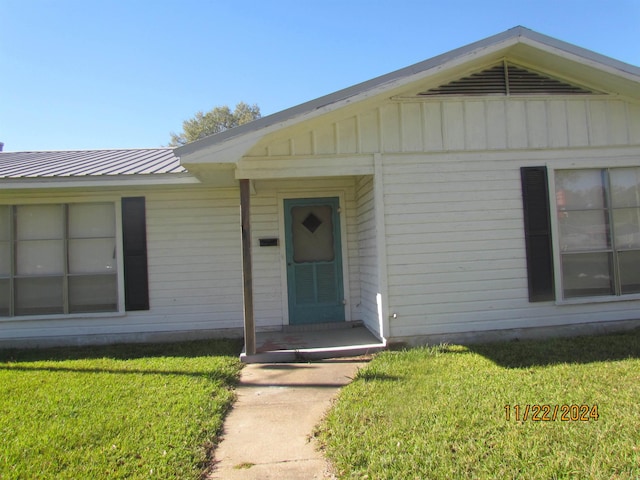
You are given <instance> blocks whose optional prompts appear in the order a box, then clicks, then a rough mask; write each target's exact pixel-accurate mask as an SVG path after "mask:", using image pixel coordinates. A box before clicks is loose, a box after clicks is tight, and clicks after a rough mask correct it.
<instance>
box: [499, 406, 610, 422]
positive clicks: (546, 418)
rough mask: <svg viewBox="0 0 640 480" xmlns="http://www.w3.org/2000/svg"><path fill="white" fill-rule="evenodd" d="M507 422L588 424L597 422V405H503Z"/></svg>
mask: <svg viewBox="0 0 640 480" xmlns="http://www.w3.org/2000/svg"><path fill="white" fill-rule="evenodd" d="M504 411H505V416H506V419H507V421H510V420H515V421H516V422H519V421H523V422H526V421H527V420H530V421H532V422H556V421H560V422H588V421H591V420H598V417H599V414H598V405H597V404H594V405H584V404H583V405H575V404H574V405H569V404H562V405H558V404H556V405H548V404H547V405H537V404H536V405H517V404H516V405H505V406H504Z"/></svg>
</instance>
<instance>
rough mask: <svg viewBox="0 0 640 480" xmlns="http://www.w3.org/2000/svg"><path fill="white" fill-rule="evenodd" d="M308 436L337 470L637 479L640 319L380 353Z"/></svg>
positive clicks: (380, 474) (373, 475)
mask: <svg viewBox="0 0 640 480" xmlns="http://www.w3.org/2000/svg"><path fill="white" fill-rule="evenodd" d="M527 405H530V407H529V408H527ZM534 405H549V410H548V411H547V410H546V407H543V408H544V409H541V410H540V411H539V410H538V408H537V407H533V406H534ZM556 405H558V409H557V411H556V407H555V406H556ZM565 405H566V406H569V407H565ZM571 405H577V406H582V405H586V406H588V410H587V407H584V408H582V407H576V408H571V407H570V406H571ZM516 406H518V412H516ZM594 407H595V408H594ZM596 410H597V412H596ZM554 411H555V420H554ZM585 411H586V413H585ZM525 413H526V414H527V418H526V420H525V418H524V416H525ZM535 413H537V415H536V417H537V418H533V417H534V414H535ZM596 413H597V419H596ZM563 414H564V415H563ZM507 415H508V417H507ZM516 415H517V416H518V419H516ZM563 416H564V420H563V418H562V417H563ZM542 418H546V419H548V420H547V421H544V420H542ZM318 436H319V438H320V440H321V442H323V444H324V447H325V449H326V453H327V455H328V457H329V458H330V459H331V460H332V461H333V462H334V464H335V466H336V470H337V472H338V474H339V476H340V478H344V479H352V478H357V479H365V478H366V479H391V478H394V479H403V480H404V479H453V478H479V479H484V478H487V479H489V478H527V479H569V478H575V479H582V478H592V479H638V478H640V330H635V331H633V332H629V333H626V334H616V335H606V336H597V337H580V338H573V339H556V340H548V341H519V342H509V343H494V344H485V345H477V346H472V347H468V348H467V347H462V346H446V345H445V346H439V347H434V348H420V349H413V350H408V351H402V352H385V353H382V354H380V355H378V356H377V357H375V358H374V359H373V361H372V362H371V363H370V364H369V365H368V366H367V367H366V368H365V369H363V370H361V371H360V372H359V374H358V376H357V377H356V379H355V381H354V382H353V383H352V384H351V385H349V386H348V387H346V388H345V389H343V390H342V392H341V394H340V396H339V399H338V401H337V403H336V404H335V405H334V407H333V408H332V410H331V412H330V413H329V414H328V416H327V418H326V420H325V421H324V423H323V425H321V426H320V428H319V431H318Z"/></svg>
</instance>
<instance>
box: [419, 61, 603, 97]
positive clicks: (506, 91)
mask: <svg viewBox="0 0 640 480" xmlns="http://www.w3.org/2000/svg"><path fill="white" fill-rule="evenodd" d="M602 94H603V92H599V91H596V90H593V89H589V88H586V87H583V86H579V85H576V84H574V83H568V82H565V81H563V80H560V79H558V78H554V77H551V76H548V75H546V74H542V73H539V72H536V71H533V70H531V69H529V68H525V67H522V66H519V65H516V64H514V63H511V62H506V61H503V62H500V63H499V64H497V65H493V66H491V67H489V68H485V69H483V70H481V71H479V72H476V73H473V74H471V75H468V76H466V77H463V78H460V79H458V80H454V81H452V82H449V83H446V84H443V85H440V86H438V87H434V88H430V89H429V90H426V91H421V92H419V93H418V94H417V95H418V96H421V97H424V96H436V95H602Z"/></svg>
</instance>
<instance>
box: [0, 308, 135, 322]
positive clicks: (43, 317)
mask: <svg viewBox="0 0 640 480" xmlns="http://www.w3.org/2000/svg"><path fill="white" fill-rule="evenodd" d="M125 315H126V312H125V311H124V310H122V311H118V312H95V313H67V314H62V313H61V314H53V315H18V316H13V317H0V323H2V322H22V321H41V320H42V321H48V320H80V319H87V318H88V319H93V318H113V317H124V316H125Z"/></svg>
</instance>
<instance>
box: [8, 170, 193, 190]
mask: <svg viewBox="0 0 640 480" xmlns="http://www.w3.org/2000/svg"><path fill="white" fill-rule="evenodd" d="M200 183H201V182H200V181H199V180H198V179H197V178H196V177H194V176H193V175H190V174H183V173H180V174H171V173H169V174H153V175H148V176H146V175H144V176H143V175H118V176H113V177H111V176H106V175H99V176H98V175H96V176H95V177H34V178H19V179H18V178H16V179H6V178H5V179H0V189H2V190H25V189H42V188H48V189H51V188H92V187H96V188H97V187H132V186H136V187H143V186H152V185H199V184H200Z"/></svg>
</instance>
